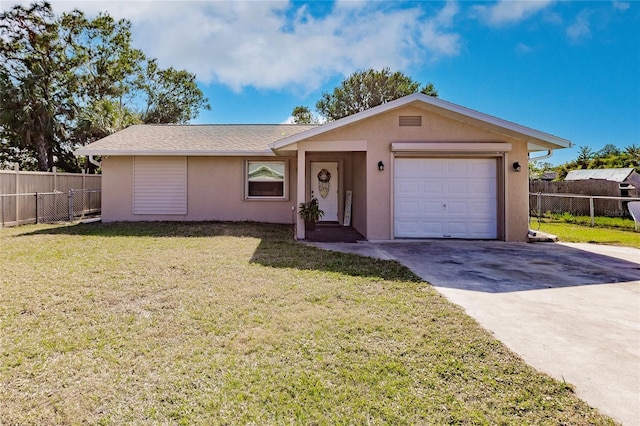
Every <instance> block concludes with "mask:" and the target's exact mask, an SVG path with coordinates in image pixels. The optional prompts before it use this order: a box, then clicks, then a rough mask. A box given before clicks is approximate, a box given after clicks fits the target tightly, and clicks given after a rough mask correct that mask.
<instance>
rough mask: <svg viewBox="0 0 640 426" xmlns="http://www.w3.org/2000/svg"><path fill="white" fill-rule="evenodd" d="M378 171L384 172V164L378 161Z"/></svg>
mask: <svg viewBox="0 0 640 426" xmlns="http://www.w3.org/2000/svg"><path fill="white" fill-rule="evenodd" d="M378 170H380V171H383V170H384V163H383V162H382V161H378Z"/></svg>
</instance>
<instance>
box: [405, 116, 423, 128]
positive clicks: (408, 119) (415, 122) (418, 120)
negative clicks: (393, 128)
mask: <svg viewBox="0 0 640 426" xmlns="http://www.w3.org/2000/svg"><path fill="white" fill-rule="evenodd" d="M399 124H400V127H408V126H413V127H420V126H422V116H421V115H401V116H400V120H399Z"/></svg>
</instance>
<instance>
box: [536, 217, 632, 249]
mask: <svg viewBox="0 0 640 426" xmlns="http://www.w3.org/2000/svg"><path fill="white" fill-rule="evenodd" d="M535 225H536V222H535V221H534V222H533V223H532V226H533V227H534V229H535V228H536V226H535ZM540 231H542V232H546V233H549V234H553V235H556V236H557V237H558V239H559V240H560V241H563V242H567V243H594V244H609V245H617V246H626V247H635V248H640V232H634V231H633V230H631V231H626V230H622V229H614V228H601V227H594V228H591V227H590V226H584V225H573V224H568V223H548V222H543V223H542V224H541V225H540Z"/></svg>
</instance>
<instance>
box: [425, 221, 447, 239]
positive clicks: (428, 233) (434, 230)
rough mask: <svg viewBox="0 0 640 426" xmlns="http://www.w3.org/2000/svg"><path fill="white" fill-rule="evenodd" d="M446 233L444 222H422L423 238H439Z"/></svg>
mask: <svg viewBox="0 0 640 426" xmlns="http://www.w3.org/2000/svg"><path fill="white" fill-rule="evenodd" d="M443 232H445V229H444V224H443V223H442V222H429V221H423V222H422V235H423V238H437V236H439V235H442V233H443Z"/></svg>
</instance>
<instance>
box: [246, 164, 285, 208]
mask: <svg viewBox="0 0 640 426" xmlns="http://www.w3.org/2000/svg"><path fill="white" fill-rule="evenodd" d="M252 163H261V164H282V165H283V169H284V176H283V178H282V195H249V184H250V182H252V180H251V179H249V167H250V165H251V164H252ZM243 173H244V177H243V180H244V199H245V200H246V201H289V161H288V160H285V159H282V160H271V159H269V160H263V159H247V160H245V161H244V168H243ZM254 182H256V181H254ZM276 182H280V181H276Z"/></svg>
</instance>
